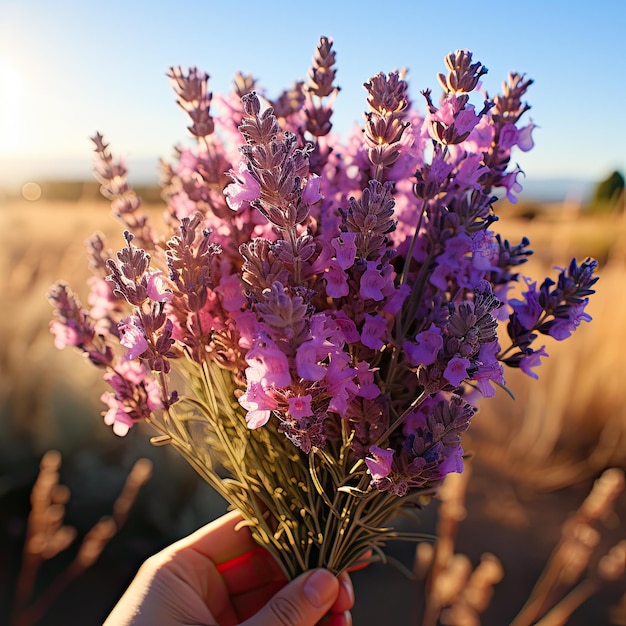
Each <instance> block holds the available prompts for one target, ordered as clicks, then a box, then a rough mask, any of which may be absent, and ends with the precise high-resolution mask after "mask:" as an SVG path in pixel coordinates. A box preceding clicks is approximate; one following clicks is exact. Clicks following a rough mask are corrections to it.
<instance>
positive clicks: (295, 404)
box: [287, 394, 313, 420]
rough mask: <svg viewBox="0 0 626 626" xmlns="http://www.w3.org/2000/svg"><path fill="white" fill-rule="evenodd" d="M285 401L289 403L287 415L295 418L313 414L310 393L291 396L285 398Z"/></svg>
mask: <svg viewBox="0 0 626 626" xmlns="http://www.w3.org/2000/svg"><path fill="white" fill-rule="evenodd" d="M287 403H288V404H289V415H291V417H293V418H294V419H296V420H299V419H302V418H304V417H310V416H311V415H313V409H311V395H310V394H306V395H305V396H292V397H290V398H288V399H287Z"/></svg>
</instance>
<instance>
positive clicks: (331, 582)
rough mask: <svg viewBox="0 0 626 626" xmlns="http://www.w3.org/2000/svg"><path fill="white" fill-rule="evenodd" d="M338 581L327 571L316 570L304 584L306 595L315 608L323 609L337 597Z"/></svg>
mask: <svg viewBox="0 0 626 626" xmlns="http://www.w3.org/2000/svg"><path fill="white" fill-rule="evenodd" d="M337 583H338V581H337V579H336V578H335V577H334V576H333V575H332V574H331V573H330V572H329V571H328V570H325V569H317V570H315V571H314V572H313V573H312V574H311V575H310V576H309V577H308V578H307V579H306V582H305V583H304V595H305V596H306V599H307V600H308V601H309V602H310V603H311V604H312V605H313V606H315V607H318V608H319V607H323V606H325V605H326V604H328V603H329V602H333V601H334V599H335V598H336V597H337Z"/></svg>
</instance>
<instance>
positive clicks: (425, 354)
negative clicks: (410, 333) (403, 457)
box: [402, 323, 443, 365]
mask: <svg viewBox="0 0 626 626" xmlns="http://www.w3.org/2000/svg"><path fill="white" fill-rule="evenodd" d="M402 348H403V350H404V351H405V352H406V355H407V357H408V360H409V363H410V364H411V365H432V364H433V363H434V362H435V361H436V360H437V355H438V354H439V350H441V348H443V337H442V336H441V330H440V329H439V328H437V327H436V326H435V325H434V324H432V323H431V325H430V328H429V329H428V330H424V331H422V332H421V333H418V334H417V335H416V336H415V343H413V342H411V341H405V342H404V344H403V345H402Z"/></svg>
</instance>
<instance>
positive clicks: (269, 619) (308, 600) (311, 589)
mask: <svg viewBox="0 0 626 626" xmlns="http://www.w3.org/2000/svg"><path fill="white" fill-rule="evenodd" d="M340 586H341V585H340V583H339V580H338V579H337V578H336V577H335V576H333V575H332V574H331V573H330V572H329V571H328V570H323V569H316V570H313V571H311V572H305V573H304V574H302V575H300V576H298V578H296V579H294V580H292V581H291V582H290V583H289V584H287V585H286V586H285V587H283V588H282V589H281V590H280V591H279V592H278V593H277V594H276V595H274V596H272V598H271V599H270V600H269V602H268V603H267V604H266V605H265V606H264V607H263V608H262V609H261V610H260V611H259V612H258V613H257V614H256V615H255V616H254V617H251V618H250V619H249V620H247V621H245V622H244V623H243V624H242V625H241V626H315V625H316V624H317V623H318V622H319V621H320V620H321V619H322V618H323V617H324V616H325V615H326V614H327V613H328V611H329V610H330V608H331V607H332V605H333V604H334V603H335V601H336V600H337V596H338V594H339V590H340Z"/></svg>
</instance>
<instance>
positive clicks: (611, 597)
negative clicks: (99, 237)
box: [0, 200, 626, 626]
mask: <svg viewBox="0 0 626 626" xmlns="http://www.w3.org/2000/svg"><path fill="white" fill-rule="evenodd" d="M154 210H155V213H156V214H158V212H159V209H158V207H155V209H154ZM496 226H497V227H498V230H500V232H502V233H503V235H505V236H506V237H508V238H510V239H511V240H512V241H513V242H516V240H518V239H519V238H520V237H521V236H522V235H526V236H528V237H529V238H530V240H531V243H532V246H531V247H532V248H533V249H534V250H536V254H535V256H534V257H532V258H531V261H530V262H529V263H528V264H527V265H526V266H524V268H523V273H524V274H527V275H529V276H531V277H533V278H536V279H538V280H541V279H542V278H543V277H544V276H545V275H546V274H547V273H549V272H551V268H552V267H553V266H561V265H564V264H566V263H567V262H568V261H569V258H570V257H571V256H572V255H576V256H578V257H585V256H587V255H589V256H594V257H596V258H598V259H599V260H600V261H601V268H600V276H601V278H600V281H599V282H598V284H597V294H596V295H595V296H594V297H592V301H591V303H590V305H589V308H588V311H589V313H590V314H591V315H592V317H593V318H594V319H593V322H592V323H591V324H584V325H583V326H582V327H581V328H580V329H579V330H578V332H577V333H576V334H575V335H574V337H572V338H571V339H570V340H568V341H566V342H564V343H562V344H557V342H555V341H553V340H551V339H550V338H547V341H546V342H545V343H546V349H547V351H548V352H549V353H550V355H551V357H550V358H549V359H547V360H546V361H545V362H544V365H542V366H541V367H540V368H539V370H538V373H539V380H538V381H534V380H531V379H529V378H527V377H524V376H523V375H518V374H519V373H518V372H509V373H508V375H507V382H508V383H509V387H510V388H511V390H512V392H513V393H514V394H515V396H516V399H515V400H513V399H511V398H510V397H509V396H508V395H507V394H506V393H504V392H498V395H497V396H496V398H495V399H492V401H489V402H485V403H484V405H483V406H481V409H480V411H479V413H478V414H477V416H476V418H475V422H474V424H473V428H472V430H471V432H470V435H469V437H468V441H467V444H466V446H465V448H466V450H467V451H468V452H470V453H472V458H471V459H470V461H469V462H468V466H469V470H471V471H468V473H467V476H468V477H469V483H468V484H467V486H465V487H463V488H462V489H461V496H459V497H461V504H460V505H459V506H458V507H457V512H458V511H459V510H460V511H461V512H462V513H463V514H462V515H459V516H457V517H454V516H452V518H454V519H453V522H452V523H451V524H450V523H449V524H448V526H446V527H445V528H442V526H441V524H442V523H443V522H445V520H446V519H447V520H448V522H449V521H450V519H451V518H446V514H445V510H444V509H443V505H441V506H438V505H437V504H436V503H433V504H431V505H430V506H429V507H428V508H427V509H425V510H424V512H423V514H422V517H421V521H420V525H421V527H422V528H420V530H425V531H427V532H434V531H435V529H436V527H437V526H436V525H437V523H439V524H440V526H439V531H440V533H442V534H445V537H447V539H448V540H450V541H452V542H453V544H454V546H453V547H454V550H455V551H457V552H459V553H463V554H465V555H466V556H467V558H468V559H469V561H468V563H471V566H472V567H476V565H477V564H478V562H479V560H480V557H481V555H482V554H483V553H492V554H494V555H495V556H496V557H497V559H498V560H499V562H500V563H501V565H502V568H503V578H502V580H501V581H500V582H498V583H497V584H496V586H495V592H494V595H493V597H492V599H491V602H490V603H489V607H488V608H487V609H485V610H484V612H483V614H482V621H481V622H476V621H474V622H472V621H471V620H470V621H462V619H470V618H460V617H459V618H454V617H450V616H448V618H447V619H448V620H452V621H448V622H445V623H458V624H472V623H482V624H485V625H487V626H490V625H494V626H500V625H504V624H509V623H511V621H512V620H513V617H514V616H515V615H516V613H517V612H518V611H519V610H520V609H521V607H522V605H523V604H524V601H525V599H526V598H527V597H528V595H529V593H530V591H531V589H532V587H533V585H534V583H535V581H536V580H537V579H538V577H539V574H540V572H541V571H542V569H543V567H544V565H545V563H546V561H547V559H548V556H549V554H550V552H551V550H552V549H553V548H554V546H555V545H556V544H557V542H558V540H559V537H560V532H561V526H562V524H563V523H564V521H565V520H566V519H567V518H568V515H569V514H570V513H572V512H573V511H574V510H575V509H576V508H577V507H578V506H579V505H580V504H581V503H582V502H583V500H584V498H585V496H586V495H587V493H588V491H589V489H590V487H591V485H592V483H593V480H594V479H595V478H597V477H598V476H599V475H600V474H601V473H602V471H603V470H605V469H607V468H610V467H617V468H622V469H626V404H625V403H624V402H623V390H622V385H623V384H624V382H623V381H622V378H621V377H622V374H623V372H624V365H623V363H624V355H623V354H622V351H623V350H625V349H626V315H625V314H624V311H625V310H626V289H625V288H624V287H625V286H626V285H625V284H624V283H625V281H626V221H625V220H624V219H623V218H622V217H616V216H615V215H606V216H602V217H589V216H584V215H582V214H581V213H580V212H579V211H578V209H577V207H575V206H567V205H565V206H553V207H550V208H549V210H545V211H543V212H542V213H541V215H539V216H538V217H536V218H535V219H533V220H524V219H520V218H514V217H512V218H510V219H509V218H507V217H506V216H504V217H503V219H502V220H501V222H500V223H498V224H496ZM96 230H100V231H103V232H104V233H105V234H106V235H107V238H108V240H109V243H110V245H111V247H113V248H115V249H116V247H121V246H122V245H123V242H122V238H121V228H120V227H119V226H118V225H117V224H116V223H115V222H114V221H113V219H112V218H111V217H110V216H109V210H108V206H107V204H106V203H104V202H99V201H95V200H93V201H91V200H83V201H80V202H76V203H71V204H67V203H63V202H61V201H59V202H50V201H48V202H46V201H42V200H40V201H37V202H27V201H25V200H22V201H18V200H15V201H11V202H5V203H4V204H0V238H1V240H0V244H1V246H2V255H1V256H0V271H1V275H2V276H3V279H4V280H3V282H4V284H5V300H4V305H3V314H2V315H1V316H0V346H1V348H0V372H1V374H2V375H1V376H0V523H1V524H2V533H1V535H0V589H1V590H2V591H0V594H2V596H1V597H0V624H2V623H4V622H3V621H2V620H3V619H4V617H5V616H8V614H9V610H10V604H11V597H12V593H13V589H14V581H15V577H16V572H17V570H18V567H19V560H20V554H21V549H22V542H23V539H24V533H25V530H26V519H27V515H28V512H29V494H30V490H31V488H32V486H33V483H34V481H35V478H36V476H37V469H38V464H39V460H40V458H41V457H42V455H43V454H44V453H45V452H46V451H48V450H53V449H54V450H58V451H60V452H61V455H62V466H61V468H62V469H61V482H62V483H63V484H65V485H68V486H69V488H70V492H71V496H70V499H69V501H68V503H67V505H66V509H65V514H66V523H67V524H69V525H72V526H74V527H76V529H77V533H78V535H79V537H80V536H82V535H83V534H84V533H86V532H87V531H88V530H89V528H90V527H91V526H92V525H93V524H94V523H95V522H96V521H97V520H98V519H99V518H100V517H101V516H102V515H106V514H107V513H108V512H109V511H110V509H111V506H112V503H113V501H114V500H115V498H116V496H117V494H118V493H119V491H120V489H121V487H122V485H123V483H124V479H125V477H126V475H127V473H128V472H129V470H130V468H131V466H132V465H133V463H134V462H135V461H136V460H137V459H138V458H140V457H149V458H150V459H151V460H152V461H153V463H154V472H153V476H152V478H151V479H150V480H149V481H148V483H147V485H146V486H145V488H143V489H142V491H141V493H140V496H139V499H138V501H137V502H136V504H135V506H134V508H133V509H132V510H131V512H130V514H129V516H128V519H127V523H126V525H125V526H124V528H123V529H122V530H121V531H120V532H118V533H117V535H116V536H115V537H114V538H113V539H112V540H111V542H110V544H109V545H108V546H107V547H106V548H105V550H104V552H103V553H102V556H101V557H100V559H99V561H98V562H97V563H96V565H94V566H93V567H92V568H90V569H89V570H88V571H87V572H85V573H84V574H82V576H81V577H80V578H79V579H77V580H76V581H74V582H73V583H72V587H70V588H68V589H67V590H66V591H65V592H64V593H63V594H62V595H61V596H60V597H59V598H58V601H55V602H53V603H51V605H50V608H49V610H48V611H47V612H46V614H45V616H44V617H42V619H41V621H39V622H37V623H40V624H46V625H52V624H57V623H58V624H61V623H63V624H65V623H75V619H73V617H75V616H76V615H77V614H78V613H77V612H78V611H80V612H81V613H80V615H81V619H80V623H81V624H84V625H86V626H89V625H90V624H94V625H95V624H99V623H101V621H102V619H103V617H104V615H105V614H106V612H107V611H108V610H109V609H110V607H111V605H112V603H113V602H114V601H115V599H116V598H117V597H118V595H119V594H120V593H121V590H122V589H123V588H124V586H125V585H126V584H127V582H128V580H129V579H130V577H131V576H132V573H133V571H134V569H135V568H136V567H137V565H138V564H139V563H140V562H141V560H142V559H143V558H145V556H146V555H148V554H150V553H152V552H154V551H155V550H157V549H159V548H160V547H162V546H163V545H165V544H167V543H168V542H170V541H172V540H173V539H175V538H177V537H180V536H182V535H183V534H185V533H187V532H190V531H191V530H193V529H194V528H196V527H197V526H199V525H200V524H202V523H204V522H206V521H208V520H209V519H211V517H213V516H216V515H219V514H220V513H221V512H222V511H223V510H224V504H223V502H221V501H219V499H217V498H216V497H215V496H214V495H213V493H212V492H210V490H209V489H208V488H207V487H205V486H204V485H202V484H201V483H200V481H199V480H198V479H197V478H196V477H195V475H194V474H193V472H192V470H191V469H190V468H188V467H186V466H185V465H184V463H183V462H182V461H180V460H179V459H178V458H176V457H175V456H174V455H173V454H172V453H170V452H169V451H168V450H167V449H163V448H151V447H150V446H149V444H148V443H147V436H146V435H147V433H146V431H142V430H141V429H133V432H132V434H131V435H130V436H129V437H127V438H125V439H124V440H119V439H117V438H116V437H115V436H114V435H112V434H111V433H110V431H109V429H108V428H107V427H106V426H104V425H103V424H102V420H101V418H100V411H101V406H100V403H99V400H98V398H99V395H100V392H101V390H103V386H102V384H101V381H100V376H99V373H98V372H97V371H95V368H92V367H91V366H90V365H89V364H88V363H86V362H83V361H82V360H81V358H80V357H79V356H77V355H76V354H75V353H73V352H72V351H70V350H66V351H61V352H60V351H57V350H56V349H55V348H54V346H53V342H52V337H51V335H50V334H49V333H48V321H49V319H50V313H51V308H50V306H49V304H48V303H47V301H46V292H47V289H48V287H49V286H50V285H51V284H52V283H53V282H54V281H55V280H57V279H59V278H62V279H65V280H67V281H68V282H70V283H71V284H72V286H73V287H74V288H75V290H76V291H77V292H78V294H79V295H82V296H85V291H84V282H85V279H86V278H87V276H88V270H87V267H86V257H85V253H84V250H85V249H84V241H85V239H86V238H87V237H89V236H90V235H91V234H92V233H93V232H94V231H96ZM625 499H626V498H625V496H624V495H623V494H622V495H621V496H620V497H619V498H618V500H617V503H616V507H615V510H613V511H611V512H609V514H608V515H607V517H606V519H605V520H604V521H601V522H599V523H598V524H597V526H596V527H594V528H595V531H596V532H597V533H598V535H597V536H598V541H599V544H598V547H597V549H595V548H594V550H593V551H591V552H590V556H589V557H588V560H589V563H590V565H589V567H590V568H591V569H589V570H588V571H590V572H592V570H593V572H595V570H594V569H593V568H594V567H595V564H596V563H597V560H598V558H599V556H601V555H602V550H604V551H605V552H606V550H607V549H608V548H610V547H611V546H612V545H613V544H615V543H616V541H618V540H620V539H624V537H625V536H626V532H625V531H626V520H625V519H624V516H625V515H626V504H625ZM463 502H464V504H463ZM459 507H460V508H459ZM438 511H439V515H438ZM442 520H443V522H442ZM442 545H443V542H442ZM66 553H67V555H66V556H64V554H61V555H60V556H59V557H57V558H56V559H54V560H53V561H55V562H52V561H51V562H50V563H46V564H45V567H43V568H42V570H41V572H40V577H39V583H38V585H39V586H38V587H37V589H36V591H37V592H38V593H39V592H41V591H43V589H44V588H45V586H46V585H47V584H49V583H50V581H51V580H53V579H54V578H55V576H57V575H58V572H59V571H61V570H62V569H63V567H65V566H66V565H67V564H68V562H69V559H70V558H71V556H72V554H73V553H72V548H70V549H69V550H67V551H66ZM391 553H392V554H393V555H394V556H396V557H397V558H398V559H399V560H400V561H403V562H404V563H405V565H407V566H408V567H412V565H413V555H414V553H413V548H412V547H408V548H407V547H406V546H400V547H396V546H394V547H392V549H391ZM421 558H423V554H422V556H421ZM464 563H465V561H464ZM593 572H592V574H590V576H592V578H593V580H594V581H596V579H597V577H595V574H594V573H593ZM585 576H586V575H585V574H583V578H585ZM354 581H355V587H356V595H357V605H356V608H355V611H354V620H355V624H357V625H363V626H368V624H371V623H374V622H373V621H371V619H372V616H374V615H376V614H377V613H376V611H377V610H379V608H377V607H379V606H380V598H385V605H386V607H387V609H386V611H385V614H386V615H387V619H388V620H391V621H385V623H390V624H399V625H403V624H418V623H422V622H421V621H418V617H417V616H418V615H421V613H422V612H423V602H424V600H423V599H424V595H425V594H424V592H423V589H422V587H421V586H420V583H419V582H415V581H411V580H408V579H406V578H404V577H403V576H402V575H401V574H399V573H397V572H396V570H394V569H393V568H391V567H390V566H378V565H376V566H371V567H370V568H368V569H367V571H364V572H358V573H356V574H355V575H354ZM570 586H573V585H570ZM592 591H594V592H595V591H597V593H593V595H592V597H591V599H590V600H589V601H587V602H585V603H584V604H583V605H582V607H581V608H579V609H578V610H576V611H575V612H574V614H573V616H572V617H571V618H569V621H567V622H559V621H552V622H545V624H544V626H545V625H546V624H557V623H569V624H573V625H580V626H582V625H584V624H594V625H602V624H607V625H608V624H614V625H617V624H626V621H625V620H626V616H625V613H626V611H624V610H622V611H621V612H620V611H619V610H617V609H615V606H617V605H618V603H619V602H620V598H622V595H623V594H624V577H623V576H622V577H621V579H619V580H618V581H617V582H608V583H604V582H603V583H602V584H601V585H598V586H597V589H596V588H595V587H593V589H592ZM457 596H459V593H458V590H457ZM69 598H71V602H68V601H67V600H68V599H69ZM390 605H393V606H392V609H391V613H390V609H389V606H390ZM368 616H369V617H368ZM419 619H421V618H419ZM394 620H395V621H394ZM455 620H456V621H455ZM620 620H621V621H620ZM7 623H8V622H7ZM376 623H383V622H376ZM528 623H530V622H528ZM533 623H534V622H533ZM542 623H543V622H542ZM518 624H519V626H521V625H522V622H518ZM516 626H517V625H516Z"/></svg>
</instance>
